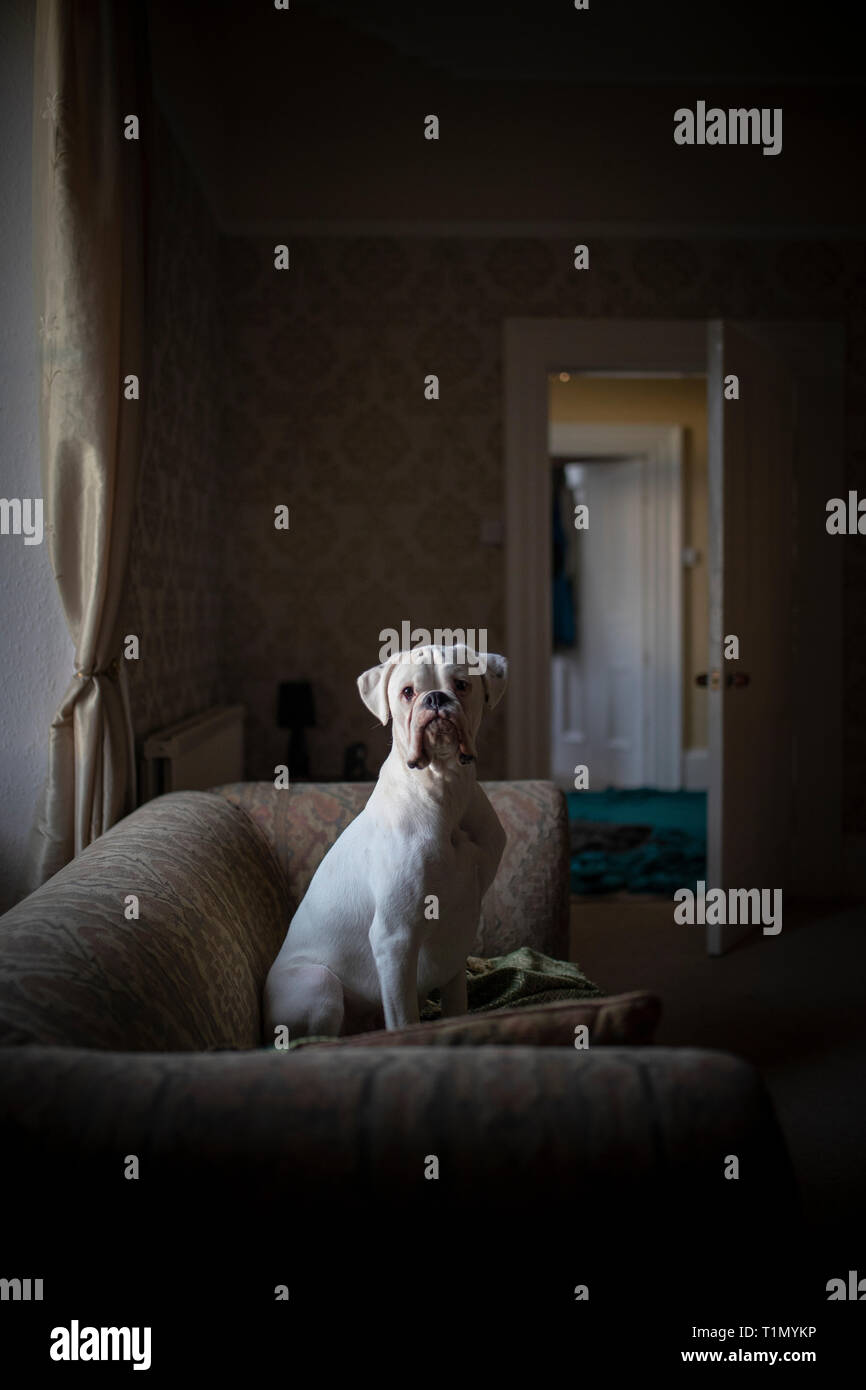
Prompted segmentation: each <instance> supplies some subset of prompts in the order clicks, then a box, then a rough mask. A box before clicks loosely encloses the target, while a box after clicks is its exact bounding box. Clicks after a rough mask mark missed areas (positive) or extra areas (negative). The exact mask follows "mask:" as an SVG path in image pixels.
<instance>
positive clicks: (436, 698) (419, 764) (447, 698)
mask: <svg viewBox="0 0 866 1390" xmlns="http://www.w3.org/2000/svg"><path fill="white" fill-rule="evenodd" d="M434 720H447V721H448V722H449V723H450V724H453V725H454V731H455V734H456V736H457V741H458V758H459V760H460V762H461V763H464V764H465V763H471V762H474V760H475V749H474V747H473V746H472V739H471V737H470V734H469V730H468V728H467V727H466V720H465V718H464V715H463V710H462V708H461V706H460V703H459V701H458V700H455V699H454V696H453V695H449V694H448V692H447V690H428V691H427V694H426V695H424V696H422V698H421V700H420V701H419V702H418V704H417V706H416V707H415V710H414V711H413V714H412V736H411V739H410V744H409V758H408V766H409V767H410V768H412V769H413V770H415V769H420V770H423V769H424V768H425V767H429V766H430V758H429V757H428V755H427V752H426V750H425V748H424V730H425V729H426V728H427V726H428V725H429V724H432V723H433V721H434Z"/></svg>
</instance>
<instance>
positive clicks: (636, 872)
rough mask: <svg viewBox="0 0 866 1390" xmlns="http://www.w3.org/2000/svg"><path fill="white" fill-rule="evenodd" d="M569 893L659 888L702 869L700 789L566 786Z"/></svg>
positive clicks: (680, 883)
mask: <svg viewBox="0 0 866 1390" xmlns="http://www.w3.org/2000/svg"><path fill="white" fill-rule="evenodd" d="M567 800H568V815H569V833H570V837H571V891H572V893H578V894H581V893H582V894H588V893H616V892H626V893H659V894H664V895H665V896H667V895H669V894H671V893H673V892H674V891H675V890H676V889H677V888H683V887H689V886H690V885H692V884H694V883H695V882H696V881H697V880H698V879H700V878H704V877H705V876H706V854H707V835H706V816H707V797H706V792H685V791H678V792H663V791H656V790H655V789H654V788H651V787H640V788H637V789H636V790H634V791H619V790H617V789H615V788H609V789H608V790H607V791H603V792H569V793H567Z"/></svg>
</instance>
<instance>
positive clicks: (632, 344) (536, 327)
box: [503, 318, 707, 778]
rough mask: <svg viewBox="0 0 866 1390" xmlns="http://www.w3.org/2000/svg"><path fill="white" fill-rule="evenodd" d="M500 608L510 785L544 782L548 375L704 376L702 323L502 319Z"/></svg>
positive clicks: (548, 645) (548, 635) (548, 640)
mask: <svg viewBox="0 0 866 1390" xmlns="http://www.w3.org/2000/svg"><path fill="white" fill-rule="evenodd" d="M503 331H504V371H503V391H504V400H503V415H504V420H505V544H506V553H507V565H506V577H505V600H506V633H507V638H508V652H509V654H510V657H511V661H510V665H509V673H508V675H509V685H508V711H507V725H506V738H507V766H508V776H509V778H524V777H526V778H532V777H545V778H549V777H550V767H551V764H550V653H551V652H552V650H553V633H552V624H551V613H550V572H551V536H550V508H551V471H552V470H551V468H550V461H549V453H548V376H549V374H550V373H551V372H560V371H595V372H598V371H637V372H698V373H703V372H705V371H706V369H707V330H706V321H705V320H704V319H652V320H649V319H542V318H539V319H527V318H514V319H506V320H505V324H504V329H503Z"/></svg>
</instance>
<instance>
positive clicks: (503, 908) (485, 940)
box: [211, 781, 569, 960]
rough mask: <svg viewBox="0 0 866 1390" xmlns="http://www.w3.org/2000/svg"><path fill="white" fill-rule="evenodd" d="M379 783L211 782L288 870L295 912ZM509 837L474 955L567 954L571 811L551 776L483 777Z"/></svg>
mask: <svg viewBox="0 0 866 1390" xmlns="http://www.w3.org/2000/svg"><path fill="white" fill-rule="evenodd" d="M374 785H375V783H373V782H327V783H317V782H300V783H297V784H296V785H293V786H292V787H290V788H288V789H286V790H283V791H277V790H276V789H275V787H274V786H273V785H272V783H270V782H236V783H233V784H228V785H225V786H222V787H213V788H211V790H212V791H214V792H218V793H219V794H220V795H221V796H224V797H225V798H226V799H227V800H228V801H231V802H232V803H233V804H234V805H235V806H239V807H240V808H241V809H242V810H243V811H245V812H246V813H247V815H248V816H249V817H250V818H251V819H252V820H253V821H254V822H255V824H256V825H257V826H258V828H259V830H260V831H261V832H262V834H263V835H264V836H265V838H266V839H267V840H268V841H269V843H270V844H271V846H272V847H273V849H274V852H275V853H276V856H277V858H278V859H279V861H280V863H281V864H282V866H283V869H284V870H285V874H286V878H287V880H288V885H289V894H290V898H291V910H292V912H294V910H295V908H296V907H297V905H298V903H299V902H300V901H301V898H302V897H303V896H304V893H305V892H306V891H307V887H308V885H309V882H310V879H311V878H312V876H313V874H314V873H315V871H316V868H317V867H318V865H319V863H320V862H321V860H322V859H323V857H324V855H325V854H326V853H327V851H328V850H329V849H330V847H331V845H332V844H333V843H334V841H335V840H336V838H337V836H338V835H340V834H341V833H342V831H344V830H345V828H346V826H347V825H348V824H349V822H350V821H352V820H354V818H355V816H357V814H358V812H359V811H360V810H362V808H363V807H364V806H365V805H366V804H367V800H368V798H369V796H370V794H371V792H372V790H373V787H374ZM482 786H483V787H484V790H485V791H486V793H487V795H488V796H489V798H490V801H491V804H492V806H493V809H494V810H495V812H496V814H497V815H498V817H499V819H500V821H501V822H502V825H503V828H504V830H505V833H506V837H507V841H506V846H505V851H504V853H503V856H502V862H501V863H500V865H499V872H498V873H497V875H496V879H495V881H494V883H493V885H492V887H491V888H490V890H489V892H488V893H487V896H486V897H485V899H484V906H483V908H482V916H481V924H480V927H479V932H478V936H477V938H476V942H475V947H474V951H473V954H475V955H479V956H498V955H504V954H505V953H506V952H507V951H512V950H514V949H515V948H516V947H518V946H533V947H534V948H535V949H536V950H538V951H543V952H544V953H545V954H546V955H549V956H554V957H556V958H558V959H561V960H564V959H566V958H567V956H568V855H569V850H568V816H567V808H566V801H565V796H564V795H563V793H562V792H561V791H560V790H559V788H558V787H556V786H555V785H554V784H553V783H552V782H542V781H537V782H483V783H482Z"/></svg>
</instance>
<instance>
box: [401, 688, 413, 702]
mask: <svg viewBox="0 0 866 1390" xmlns="http://www.w3.org/2000/svg"><path fill="white" fill-rule="evenodd" d="M400 694H401V695H402V696H403V699H404V700H411V699H412V697H413V695H414V694H415V687H414V685H404V686H403V689H402V690H401V691H400Z"/></svg>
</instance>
